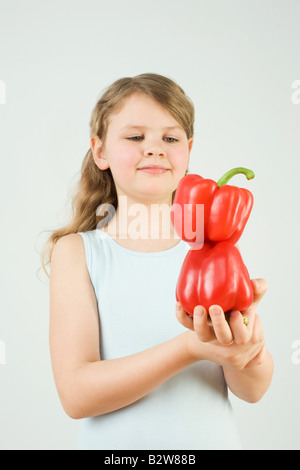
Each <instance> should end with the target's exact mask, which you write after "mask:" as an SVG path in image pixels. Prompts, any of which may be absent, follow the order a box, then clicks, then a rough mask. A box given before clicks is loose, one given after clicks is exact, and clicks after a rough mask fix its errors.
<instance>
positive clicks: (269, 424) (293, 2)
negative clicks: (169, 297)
mask: <svg viewBox="0 0 300 470" xmlns="http://www.w3.org/2000/svg"><path fill="white" fill-rule="evenodd" d="M299 25H300V2H299V0H206V1H205V0H185V1H183V0H151V1H147V2H143V1H142V0H126V1H123V0H109V1H103V0H52V1H45V0H0V80H2V81H3V82H4V83H5V85H6V97H5V98H6V104H1V105H0V132H1V136H0V158H1V171H0V200H1V232H0V233H1V235H0V236H1V245H0V249H1V263H0V273H1V304H0V309H1V310H0V340H1V341H2V342H4V344H5V348H6V364H5V365H0V448H1V449H74V448H75V447H76V438H77V429H78V422H76V421H72V420H71V419H70V418H68V417H67V416H66V415H65V413H64V412H63V410H62V408H61V405H60V402H59V399H58V397H57V393H56V390H55V386H54V382H53V378H52V372H51V365H50V356H49V348H48V314H49V311H48V310H49V306H48V303H49V294H48V281H47V278H46V276H45V275H43V272H40V273H39V274H38V273H37V270H38V269H39V250H40V248H41V246H42V244H43V242H44V241H45V240H46V237H47V235H48V234H47V233H46V234H45V233H42V234H41V235H39V233H40V232H42V231H43V230H52V229H55V228H57V227H60V226H61V225H63V224H64V223H65V221H66V218H67V217H68V214H69V207H70V196H71V192H72V189H73V185H74V183H75V182H76V181H77V179H78V177H79V171H80V166H81V162H82V160H83V158H84V155H85V153H86V151H87V150H88V148H89V119H90V115H91V111H92V108H93V106H94V104H95V103H96V101H97V98H98V96H99V95H100V93H101V92H102V90H103V89H104V88H106V87H107V86H108V85H110V84H111V83H112V82H113V81H114V80H116V79H118V78H121V77H124V76H133V75H136V74H140V73H145V72H154V73H159V74H163V75H167V76H168V77H171V78H173V79H174V80H176V81H177V82H178V83H179V84H180V85H181V86H182V87H183V88H184V90H185V91H186V93H187V94H188V95H189V96H190V97H191V98H192V100H193V102H194V104H195V107H196V126H195V144H194V148H193V151H192V160H191V165H190V171H191V172H195V173H199V174H201V175H202V176H205V177H208V178H212V179H219V177H220V176H221V175H222V174H223V173H225V172H226V171H227V170H228V169H230V168H233V167H235V166H245V167H249V168H251V169H252V170H253V171H254V172H255V174H256V177H255V179H254V180H252V181H250V182H247V181H246V180H245V179H244V178H243V177H242V176H237V177H235V180H234V181H232V182H231V183H232V184H236V185H241V186H244V187H247V188H248V189H250V190H251V191H252V192H253V194H254V198H255V204H254V208H253V212H252V215H251V218H250V220H249V222H248V224H247V227H246V229H245V231H244V234H243V237H242V239H241V240H240V242H239V246H240V248H241V251H242V255H243V258H244V262H245V264H246V265H247V267H248V270H249V273H250V275H251V277H265V278H266V279H267V280H268V282H269V290H268V293H267V294H266V296H265V298H264V300H263V301H262V303H261V305H260V308H259V311H258V313H259V314H260V315H261V318H262V320H263V324H264V327H265V334H266V339H267V345H268V347H269V349H270V351H271V353H272V355H273V357H274V360H275V375H274V380H273V384H272V386H271V388H270V390H269V392H268V393H267V395H265V397H264V398H263V400H262V401H261V402H259V403H258V404H255V405H250V404H246V403H244V402H241V401H239V400H237V399H235V398H234V397H232V403H233V406H234V409H235V412H236V417H237V422H238V426H239V429H240V433H241V436H242V440H243V445H244V447H245V448H248V449H299V448H300V445H299V441H300V439H299V421H300V403H299V395H300V364H297V362H300V354H298V355H295V356H296V360H294V361H293V360H292V354H293V352H294V353H295V350H293V349H292V345H293V342H294V341H296V340H300V309H299V262H300V256H299V255H300V249H299V172H300V165H299V157H300V152H299V150H300V103H299V101H300V93H298V95H296V90H293V89H292V84H293V83H294V82H295V81H296V80H299V79H300V61H299V56H300V27H299ZM293 93H295V95H294V102H293V100H292V94H293ZM297 98H298V99H297ZM0 101H1V100H0ZM297 102H298V104H297ZM40 279H41V280H40ZM294 359H295V358H294ZM297 359H298V360H297ZM199 400H201V397H199Z"/></svg>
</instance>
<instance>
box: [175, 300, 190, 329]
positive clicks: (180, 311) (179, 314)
mask: <svg viewBox="0 0 300 470" xmlns="http://www.w3.org/2000/svg"><path fill="white" fill-rule="evenodd" d="M176 318H177V320H178V321H179V323H181V324H182V325H183V326H184V327H185V328H188V329H189V330H193V329H194V323H193V317H191V316H189V315H188V314H187V313H186V311H185V310H184V308H183V307H182V305H181V303H180V302H176Z"/></svg>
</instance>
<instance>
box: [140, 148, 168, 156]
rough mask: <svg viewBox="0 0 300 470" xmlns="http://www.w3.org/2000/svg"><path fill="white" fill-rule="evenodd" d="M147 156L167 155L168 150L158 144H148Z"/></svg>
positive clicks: (145, 153)
mask: <svg viewBox="0 0 300 470" xmlns="http://www.w3.org/2000/svg"><path fill="white" fill-rule="evenodd" d="M144 155H145V157H165V156H166V152H165V151H164V150H163V149H162V148H161V147H160V146H158V145H152V146H148V147H147V148H146V149H145V152H144Z"/></svg>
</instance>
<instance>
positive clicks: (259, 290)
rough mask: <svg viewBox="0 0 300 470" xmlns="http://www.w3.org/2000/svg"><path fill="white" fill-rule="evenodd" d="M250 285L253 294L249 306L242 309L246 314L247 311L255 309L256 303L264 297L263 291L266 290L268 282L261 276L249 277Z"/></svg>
mask: <svg viewBox="0 0 300 470" xmlns="http://www.w3.org/2000/svg"><path fill="white" fill-rule="evenodd" d="M251 285H252V288H253V294H254V296H253V302H252V304H251V305H250V307H249V308H248V309H247V310H245V311H244V312H245V313H246V314H248V313H249V311H252V312H253V311H254V312H255V311H256V309H257V306H258V304H259V303H260V301H261V300H262V298H263V297H264V295H265V293H266V292H267V290H268V283H267V281H266V279H263V278H259V279H251Z"/></svg>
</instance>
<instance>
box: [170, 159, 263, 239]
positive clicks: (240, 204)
mask: <svg viewBox="0 0 300 470" xmlns="http://www.w3.org/2000/svg"><path fill="white" fill-rule="evenodd" d="M239 173H243V174H244V175H245V176H246V177H247V179H248V180H249V179H252V178H254V173H253V171H251V170H248V169H247V168H241V167H239V168H233V169H232V170H230V171H228V172H227V173H225V175H224V176H222V178H221V179H220V180H219V181H218V182H217V183H216V182H215V181H213V180H210V179H204V178H202V176H199V175H196V174H190V175H186V176H184V177H183V178H182V179H181V180H180V182H179V184H178V187H177V190H176V194H175V198H174V201H173V207H172V211H171V220H172V223H173V225H174V228H175V230H176V232H177V234H178V235H179V236H180V238H182V239H183V240H185V241H186V242H188V243H189V244H190V245H191V246H192V245H193V244H194V243H195V242H196V241H197V236H196V235H194V236H193V237H191V238H190V236H189V234H190V233H191V229H190V228H189V230H186V227H188V226H189V227H190V226H192V227H193V229H194V231H196V230H197V227H196V223H197V220H196V215H197V214H196V210H197V204H204V220H203V221H202V223H204V228H203V226H202V227H198V230H202V232H203V234H204V240H205V241H211V242H220V241H225V240H227V241H230V242H231V243H236V242H237V241H238V240H239V238H240V236H241V235H242V232H243V230H244V228H245V225H246V223H247V220H248V219H249V216H250V212H251V210H252V207H253V196H252V194H251V192H250V191H248V190H247V189H244V188H238V187H236V186H229V185H227V182H228V181H229V180H230V179H231V178H232V177H233V176H234V175H237V174H239ZM195 233H196V232H195ZM199 238H201V237H198V240H199ZM202 238H203V237H202Z"/></svg>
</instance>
